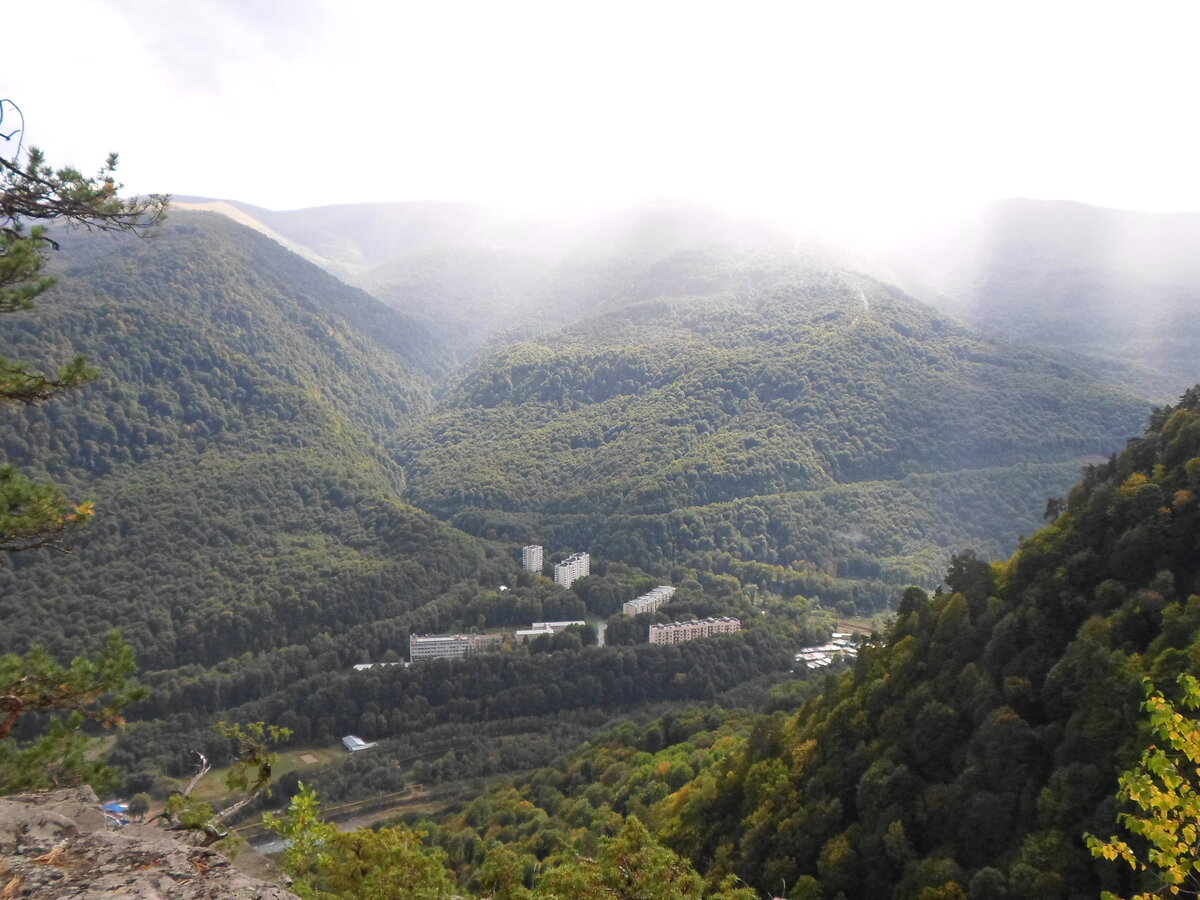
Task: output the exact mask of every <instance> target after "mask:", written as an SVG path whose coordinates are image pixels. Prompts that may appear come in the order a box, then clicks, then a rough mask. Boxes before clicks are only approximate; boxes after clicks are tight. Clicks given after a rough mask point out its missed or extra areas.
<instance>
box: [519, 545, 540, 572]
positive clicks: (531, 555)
mask: <svg viewBox="0 0 1200 900" xmlns="http://www.w3.org/2000/svg"><path fill="white" fill-rule="evenodd" d="M521 568H522V569H528V570H529V571H530V572H538V573H540V572H541V571H542V545H541V544H530V545H529V546H528V547H522V548H521Z"/></svg>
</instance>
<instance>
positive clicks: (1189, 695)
mask: <svg viewBox="0 0 1200 900" xmlns="http://www.w3.org/2000/svg"><path fill="white" fill-rule="evenodd" d="M1178 683H1179V687H1180V693H1181V696H1180V699H1179V702H1178V703H1172V702H1171V701H1170V700H1168V699H1166V698H1165V697H1164V696H1163V695H1162V693H1161V692H1160V691H1158V690H1155V689H1154V688H1153V686H1152V685H1151V684H1150V682H1149V681H1147V682H1146V689H1147V697H1146V702H1145V703H1144V704H1143V707H1142V708H1143V709H1144V710H1145V711H1146V714H1147V716H1148V717H1149V720H1150V729H1151V732H1152V734H1153V743H1151V744H1150V746H1149V747H1147V748H1146V750H1145V752H1144V753H1143V754H1142V758H1141V760H1140V761H1139V762H1138V764H1137V765H1136V766H1134V767H1133V768H1132V769H1130V770H1129V771H1127V772H1125V773H1124V774H1123V775H1122V776H1121V779H1120V785H1121V788H1120V791H1119V792H1118V795H1117V796H1118V798H1119V799H1121V800H1122V801H1123V802H1124V803H1125V804H1126V806H1127V807H1128V808H1129V811H1127V812H1122V813H1121V814H1120V816H1119V819H1120V822H1121V824H1122V825H1124V826H1125V828H1126V829H1127V830H1128V831H1129V832H1130V834H1131V835H1132V836H1133V837H1132V839H1131V840H1128V841H1127V840H1124V839H1123V838H1120V837H1117V836H1116V835H1113V836H1112V837H1110V838H1109V839H1108V840H1107V841H1105V840H1102V839H1100V838H1098V837H1096V836H1095V835H1091V834H1089V835H1087V836H1086V839H1087V844H1088V849H1090V850H1091V852H1092V855H1093V856H1095V857H1097V858H1098V859H1099V858H1102V859H1108V860H1121V861H1122V862H1124V863H1125V864H1127V865H1128V866H1129V867H1130V868H1132V869H1133V870H1134V871H1135V872H1141V873H1144V875H1145V877H1146V878H1147V879H1148V881H1149V888H1148V890H1145V891H1141V892H1139V893H1137V894H1135V895H1134V896H1133V898H1132V900H1152V898H1160V897H1175V896H1190V897H1194V896H1196V895H1197V894H1200V722H1198V721H1197V720H1196V719H1195V718H1194V717H1193V716H1191V715H1188V714H1186V713H1185V712H1183V710H1192V711H1195V710H1198V709H1200V682H1198V681H1197V680H1196V678H1195V677H1193V676H1191V675H1188V674H1187V673H1184V674H1182V675H1180V676H1179V679H1178ZM1102 896H1103V897H1104V898H1105V900H1118V898H1117V896H1116V895H1115V894H1112V893H1109V892H1107V891H1106V892H1104V894H1103V895H1102Z"/></svg>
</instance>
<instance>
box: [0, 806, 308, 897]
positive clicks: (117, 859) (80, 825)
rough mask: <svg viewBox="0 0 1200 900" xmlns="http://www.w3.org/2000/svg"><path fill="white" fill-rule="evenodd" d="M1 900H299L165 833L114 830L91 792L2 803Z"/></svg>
mask: <svg viewBox="0 0 1200 900" xmlns="http://www.w3.org/2000/svg"><path fill="white" fill-rule="evenodd" d="M0 897H5V898H9V897H12V898H17V897H22V898H25V897H28V898H45V900H49V898H56V900H57V898H72V900H74V898H86V900H101V898H105V900H132V898H141V900H158V898H161V900H201V898H204V900H217V898H220V900H226V898H234V900H298V898H296V895H295V894H292V893H290V892H289V891H286V890H284V889H283V888H281V887H279V886H277V885H274V884H270V883H268V882H265V881H260V880H258V879H255V878H251V877H249V876H248V875H246V874H244V873H243V872H241V871H239V870H238V869H237V868H235V867H234V866H233V864H232V863H231V862H230V861H229V860H228V859H226V858H225V857H224V856H222V855H221V854H220V853H217V852H216V851H214V850H211V849H207V848H204V847H193V846H190V845H188V844H186V843H184V842H183V841H181V840H178V839H177V838H176V837H174V836H173V835H171V834H168V833H166V832H164V831H162V830H160V829H158V828H153V827H150V826H142V825H127V826H125V827H124V828H116V829H109V828H108V827H107V825H106V819H105V816H104V813H103V811H102V810H101V809H100V802H99V800H97V798H96V795H95V793H94V792H93V791H92V789H91V788H88V787H83V788H69V789H66V790H60V791H51V792H47V793H37V794H19V795H16V796H13V797H3V798H0Z"/></svg>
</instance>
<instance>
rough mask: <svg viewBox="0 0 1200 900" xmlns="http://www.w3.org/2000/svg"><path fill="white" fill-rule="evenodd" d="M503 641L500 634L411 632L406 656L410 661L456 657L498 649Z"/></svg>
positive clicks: (502, 636)
mask: <svg viewBox="0 0 1200 900" xmlns="http://www.w3.org/2000/svg"><path fill="white" fill-rule="evenodd" d="M503 642H504V635H502V634H412V635H409V637H408V658H409V660H410V661H411V662H418V661H419V660H422V659H458V658H460V657H463V656H471V655H472V654H474V653H485V652H487V651H488V650H499V649H500V645H501V644H502V643H503Z"/></svg>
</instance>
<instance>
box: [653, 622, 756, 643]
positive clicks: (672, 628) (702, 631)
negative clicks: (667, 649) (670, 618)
mask: <svg viewBox="0 0 1200 900" xmlns="http://www.w3.org/2000/svg"><path fill="white" fill-rule="evenodd" d="M741 630H742V623H741V621H739V620H738V619H735V618H733V617H732V616H724V617H722V618H720V619H699V620H697V621H694V622H671V623H670V624H668V625H651V626H650V643H652V644H681V643H683V642H684V641H693V640H695V639H696V638H702V637H712V636H713V635H714V634H733V633H734V632H737V631H741Z"/></svg>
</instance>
